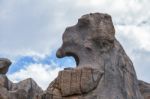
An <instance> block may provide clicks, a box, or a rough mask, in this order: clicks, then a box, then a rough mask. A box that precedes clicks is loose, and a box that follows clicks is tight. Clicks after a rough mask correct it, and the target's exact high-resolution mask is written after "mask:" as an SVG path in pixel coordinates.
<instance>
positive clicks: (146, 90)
mask: <svg viewBox="0 0 150 99" xmlns="http://www.w3.org/2000/svg"><path fill="white" fill-rule="evenodd" d="M139 87H140V91H141V93H142V95H143V96H144V99H150V84H148V83H146V82H143V81H139Z"/></svg>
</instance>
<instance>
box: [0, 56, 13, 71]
mask: <svg viewBox="0 0 150 99" xmlns="http://www.w3.org/2000/svg"><path fill="white" fill-rule="evenodd" d="M10 65H11V61H10V60H9V59H6V58H0V74H6V73H7V71H8V69H9V66H10Z"/></svg>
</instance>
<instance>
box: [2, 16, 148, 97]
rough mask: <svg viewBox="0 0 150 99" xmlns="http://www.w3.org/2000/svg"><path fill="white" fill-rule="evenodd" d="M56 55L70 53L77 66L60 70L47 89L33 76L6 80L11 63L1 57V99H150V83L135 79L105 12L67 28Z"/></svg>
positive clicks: (131, 67) (109, 17) (60, 55)
mask: <svg viewBox="0 0 150 99" xmlns="http://www.w3.org/2000/svg"><path fill="white" fill-rule="evenodd" d="M56 55H57V57H59V58H62V57H65V56H73V57H74V58H75V60H76V64H77V67H76V68H65V69H64V70H62V71H60V72H59V74H58V77H57V78H56V79H55V80H54V81H53V82H51V83H50V85H49V87H48V88H47V90H46V91H42V89H41V88H40V87H38V85H37V84H36V83H35V82H34V81H33V80H32V79H27V80H24V81H21V82H19V83H12V82H11V81H9V80H8V78H7V76H6V75H5V74H6V73H7V71H8V68H9V65H10V64H11V62H10V61H9V60H8V59H0V99H150V84H148V83H146V82H143V81H139V80H138V79H137V76H136V72H135V70H134V67H133V64H132V61H131V60H130V58H129V57H128V56H127V54H126V53H125V51H124V49H123V47H122V46H121V45H120V43H119V42H118V41H117V39H116V38H115V29H114V26H113V23H112V19H111V16H110V15H108V14H103V13H91V14H87V15H84V16H82V17H81V18H80V19H79V20H78V23H77V24H76V25H74V26H71V27H68V28H67V29H66V30H65V32H64V34H63V44H62V46H61V48H59V50H58V51H57V54H56Z"/></svg>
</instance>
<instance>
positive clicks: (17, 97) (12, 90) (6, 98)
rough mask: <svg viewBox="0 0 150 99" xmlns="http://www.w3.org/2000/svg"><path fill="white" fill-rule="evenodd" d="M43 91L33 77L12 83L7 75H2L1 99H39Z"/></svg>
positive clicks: (0, 81)
mask: <svg viewBox="0 0 150 99" xmlns="http://www.w3.org/2000/svg"><path fill="white" fill-rule="evenodd" d="M42 93H43V91H42V89H41V88H40V87H38V85H37V84H36V83H35V82H34V81H33V80H32V79H31V78H29V79H26V80H23V81H21V82H19V83H12V82H10V81H9V80H8V78H7V77H6V76H5V75H2V76H1V77H0V99H38V97H39V95H40V94H42Z"/></svg>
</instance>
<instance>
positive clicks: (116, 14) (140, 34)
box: [0, 0, 150, 89]
mask: <svg viewBox="0 0 150 99" xmlns="http://www.w3.org/2000/svg"><path fill="white" fill-rule="evenodd" d="M149 4H150V0H0V57H6V58H9V59H10V60H11V61H12V65H11V66H10V68H9V71H8V73H7V76H8V78H9V79H10V80H11V81H13V82H19V81H21V80H24V79H26V78H29V77H31V78H33V79H34V80H35V81H36V82H37V84H38V85H39V86H40V87H42V88H43V89H46V88H47V86H48V85H49V83H50V82H51V81H52V80H54V79H55V77H57V74H58V72H59V71H60V70H63V68H65V67H75V60H74V59H73V58H72V57H65V58H63V59H58V58H56V55H55V54H56V51H57V49H58V48H59V47H60V46H61V44H62V34H63V32H64V30H65V28H66V27H68V26H71V25H74V24H76V23H77V20H78V18H80V17H81V16H82V15H84V14H88V13H94V12H100V13H108V14H110V15H111V16H112V20H113V23H114V26H115V29H116V38H117V39H118V40H119V42H120V43H121V44H122V46H123V47H124V49H125V51H126V52H127V54H128V56H130V58H131V60H132V61H133V63H134V67H135V69H136V73H137V76H138V79H140V80H144V81H146V82H150V72H149V70H150V66H149V64H150V11H149V9H150V7H149Z"/></svg>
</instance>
